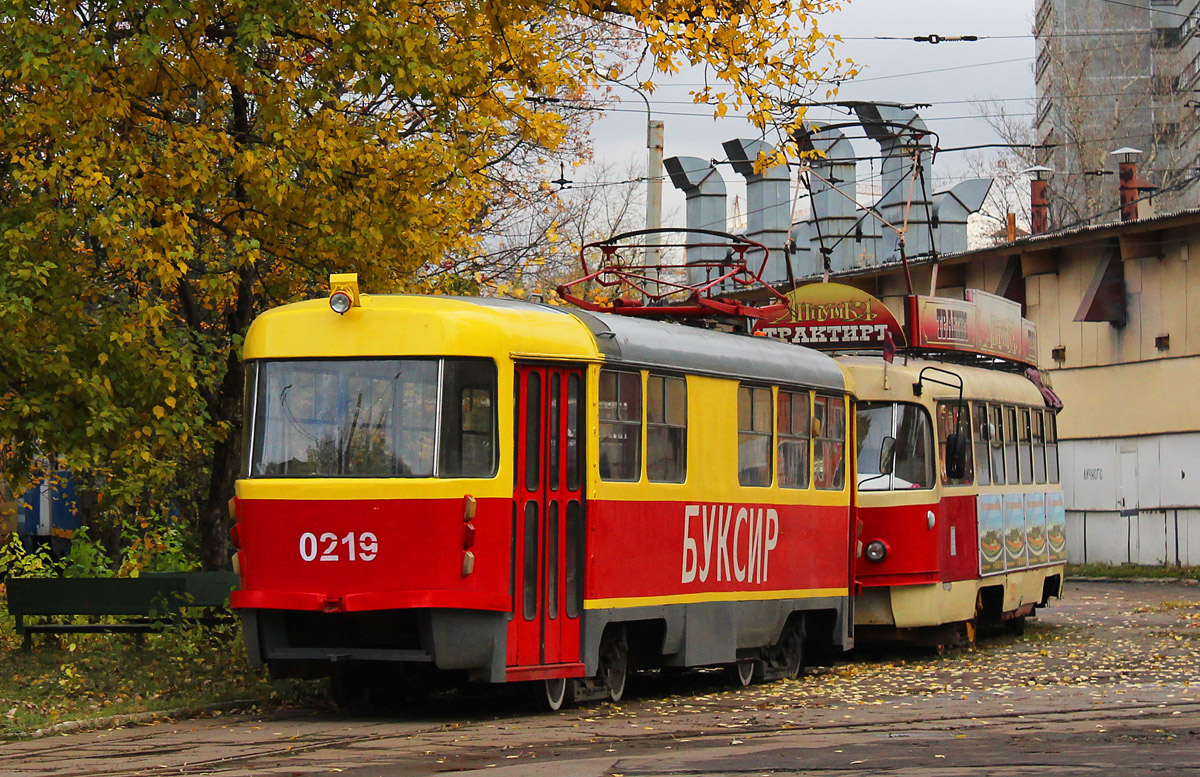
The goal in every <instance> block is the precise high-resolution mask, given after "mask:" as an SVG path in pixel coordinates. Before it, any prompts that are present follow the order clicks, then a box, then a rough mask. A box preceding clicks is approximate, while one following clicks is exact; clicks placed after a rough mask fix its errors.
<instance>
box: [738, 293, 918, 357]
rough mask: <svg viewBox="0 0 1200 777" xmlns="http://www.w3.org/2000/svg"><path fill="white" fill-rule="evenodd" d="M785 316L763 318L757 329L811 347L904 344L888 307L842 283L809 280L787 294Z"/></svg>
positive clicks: (770, 335) (898, 327) (901, 332)
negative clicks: (810, 281)
mask: <svg viewBox="0 0 1200 777" xmlns="http://www.w3.org/2000/svg"><path fill="white" fill-rule="evenodd" d="M787 298H788V311H787V313H785V314H784V315H783V316H782V317H780V318H777V319H774V320H770V321H760V322H758V324H756V325H755V328H754V331H755V332H757V333H760V334H763V335H766V336H767V337H771V338H774V339H776V340H783V341H784V342H788V343H796V344H799V345H807V346H809V347H810V348H827V349H838V350H846V349H854V348H882V347H884V346H885V345H886V344H887V343H888V341H889V340H890V341H891V343H892V345H894V346H895V347H897V348H902V347H904V344H905V338H904V329H903V327H901V326H900V323H899V322H898V321H897V320H896V317H895V316H894V315H892V312H891V311H890V310H888V308H887V306H886V305H884V304H883V303H882V302H880V301H879V300H878V299H876V298H875V297H873V296H871V295H870V294H868V293H867V292H865V291H863V290H862V289H857V288H855V287H853V286H848V285H846V284H843V283H810V284H808V285H807V286H801V287H799V288H797V289H794V290H793V291H792V292H790V293H789V294H788V295H787Z"/></svg>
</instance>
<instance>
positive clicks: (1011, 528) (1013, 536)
mask: <svg viewBox="0 0 1200 777" xmlns="http://www.w3.org/2000/svg"><path fill="white" fill-rule="evenodd" d="M1026 551H1027V547H1026V541H1025V495H1024V494H1005V495H1004V561H1005V564H1006V565H1007V566H1008V569H1009V570H1010V571H1011V570H1015V569H1023V568H1024V567H1027V566H1029V560H1028V558H1027V556H1026Z"/></svg>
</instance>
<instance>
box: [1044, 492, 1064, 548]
mask: <svg viewBox="0 0 1200 777" xmlns="http://www.w3.org/2000/svg"><path fill="white" fill-rule="evenodd" d="M1046 544H1047V546H1048V547H1049V553H1050V562H1051V563H1055V564H1057V563H1065V562H1066V560H1067V512H1066V506H1065V503H1064V502H1063V494H1062V491H1051V492H1050V493H1048V494H1046Z"/></svg>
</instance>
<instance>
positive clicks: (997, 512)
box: [976, 494, 1005, 575]
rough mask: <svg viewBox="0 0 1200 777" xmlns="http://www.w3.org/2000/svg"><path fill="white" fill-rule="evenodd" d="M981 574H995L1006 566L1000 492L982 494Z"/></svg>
mask: <svg viewBox="0 0 1200 777" xmlns="http://www.w3.org/2000/svg"><path fill="white" fill-rule="evenodd" d="M978 500H979V505H978V509H977V510H976V515H978V516H979V574H981V575H994V574H996V573H998V572H1003V571H1004V569H1005V567H1004V501H1003V498H1002V497H1001V496H1000V495H999V494H980V495H979V496H978Z"/></svg>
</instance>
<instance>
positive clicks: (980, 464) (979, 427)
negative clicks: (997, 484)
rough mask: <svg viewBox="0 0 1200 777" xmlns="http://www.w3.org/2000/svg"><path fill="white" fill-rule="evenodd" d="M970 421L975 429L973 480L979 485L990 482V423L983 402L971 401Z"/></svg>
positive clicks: (987, 484)
mask: <svg viewBox="0 0 1200 777" xmlns="http://www.w3.org/2000/svg"><path fill="white" fill-rule="evenodd" d="M971 423H972V425H973V426H974V429H975V432H974V434H975V462H976V466H975V482H976V483H978V484H979V485H981V486H990V485H991V484H992V472H991V466H990V465H991V463H992V457H991V451H990V448H991V445H992V437H993V436H994V435H993V434H992V424H991V419H990V418H989V417H988V408H987V405H985V404H984V403H983V402H972V403H971Z"/></svg>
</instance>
